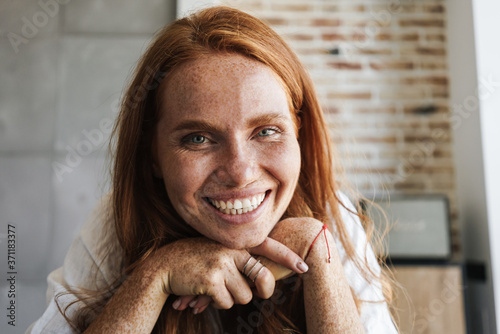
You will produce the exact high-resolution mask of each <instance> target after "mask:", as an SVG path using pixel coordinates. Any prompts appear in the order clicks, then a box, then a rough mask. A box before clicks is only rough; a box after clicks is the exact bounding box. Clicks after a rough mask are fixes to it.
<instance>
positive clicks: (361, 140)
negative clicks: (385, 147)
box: [356, 136, 397, 144]
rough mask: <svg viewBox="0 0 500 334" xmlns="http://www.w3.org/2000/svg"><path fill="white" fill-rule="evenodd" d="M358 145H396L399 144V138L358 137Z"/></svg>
mask: <svg viewBox="0 0 500 334" xmlns="http://www.w3.org/2000/svg"><path fill="white" fill-rule="evenodd" d="M356 141H357V142H358V143H387V144H395V143H397V138H396V137H395V136H385V137H358V138H356Z"/></svg>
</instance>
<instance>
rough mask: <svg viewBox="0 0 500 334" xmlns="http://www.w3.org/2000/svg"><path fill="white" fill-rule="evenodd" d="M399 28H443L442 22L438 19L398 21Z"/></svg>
mask: <svg viewBox="0 0 500 334" xmlns="http://www.w3.org/2000/svg"><path fill="white" fill-rule="evenodd" d="M399 25H400V26H401V27H439V28H443V27H444V21H443V20H440V19H406V20H399Z"/></svg>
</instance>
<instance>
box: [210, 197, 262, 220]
mask: <svg viewBox="0 0 500 334" xmlns="http://www.w3.org/2000/svg"><path fill="white" fill-rule="evenodd" d="M265 197H266V194H265V193H263V194H260V195H256V196H253V197H251V198H243V199H236V200H234V202H231V201H227V202H224V201H216V200H213V199H208V200H209V202H210V203H212V205H213V206H214V207H216V208H217V209H219V211H221V212H223V213H225V214H227V215H229V214H231V215H241V214H243V213H247V212H252V211H253V210H255V209H257V208H258V207H259V205H260V204H261V203H262V202H263V201H264V198H265Z"/></svg>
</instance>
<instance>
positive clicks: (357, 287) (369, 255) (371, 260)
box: [335, 193, 398, 334]
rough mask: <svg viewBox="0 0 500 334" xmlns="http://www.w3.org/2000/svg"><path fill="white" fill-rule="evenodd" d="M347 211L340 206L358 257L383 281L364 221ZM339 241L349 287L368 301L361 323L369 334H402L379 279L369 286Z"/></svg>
mask: <svg viewBox="0 0 500 334" xmlns="http://www.w3.org/2000/svg"><path fill="white" fill-rule="evenodd" d="M338 196H339V199H340V201H341V202H342V204H344V206H345V207H346V208H348V209H349V210H350V211H352V212H356V209H355V208H354V206H353V205H352V203H351V202H350V201H349V199H348V198H347V196H345V195H344V194H342V193H339V194H338ZM346 208H344V207H343V206H342V205H339V209H340V213H341V215H342V220H343V221H344V224H345V227H346V229H347V232H348V234H349V236H350V237H351V239H352V241H353V244H354V247H355V250H356V253H357V255H358V256H359V257H360V258H361V259H364V258H365V257H366V260H367V265H368V267H369V268H370V269H371V271H372V272H373V273H374V274H375V275H376V276H377V277H380V272H381V269H380V265H379V264H378V261H377V258H376V257H375V254H374V253H373V250H372V248H371V247H370V245H368V246H367V245H366V233H365V231H364V229H363V226H362V225H361V221H360V220H359V217H358V216H357V215H355V214H354V213H352V212H350V211H349V210H347V209H346ZM335 241H336V245H337V249H338V253H339V256H340V259H341V261H342V265H343V268H344V272H345V275H346V277H347V280H348V282H349V285H350V286H351V288H352V289H353V290H354V292H355V293H356V295H357V296H358V298H360V299H361V300H363V301H365V302H363V303H362V306H361V321H362V323H363V326H364V328H365V331H366V333H367V334H394V333H398V331H397V330H396V326H395V325H394V323H393V321H392V318H391V315H390V312H389V309H388V307H387V303H386V302H385V301H384V296H383V293H382V287H381V284H380V281H379V280H378V279H374V280H372V281H370V282H368V281H367V280H366V278H365V277H364V276H363V275H362V273H361V272H360V270H359V269H358V268H357V267H356V266H355V264H354V263H353V262H352V261H351V260H349V258H348V257H347V254H346V252H345V249H344V247H343V245H342V243H341V242H340V240H338V239H337V238H336V239H335Z"/></svg>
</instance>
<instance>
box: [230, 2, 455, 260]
mask: <svg viewBox="0 0 500 334" xmlns="http://www.w3.org/2000/svg"><path fill="white" fill-rule="evenodd" d="M220 3H223V4H227V5H230V6H233V7H237V8H240V9H242V10H245V11H247V12H249V13H251V14H253V15H255V16H257V17H260V18H262V19H264V20H265V21H267V22H268V23H269V24H270V25H271V26H272V27H273V28H274V29H275V30H276V31H277V32H278V33H280V34H281V35H282V36H283V37H284V38H285V39H286V40H287V41H288V42H289V44H290V45H291V46H292V47H293V48H294V50H295V51H296V52H297V53H298V55H299V56H300V58H301V59H302V61H303V63H304V64H305V65H306V66H307V68H308V69H309V72H310V74H311V76H312V78H313V80H314V82H315V84H316V88H317V91H318V94H319V96H320V99H321V103H322V105H323V107H324V109H325V111H326V113H327V119H328V122H329V124H330V127H331V133H332V136H333V140H334V142H335V143H336V146H337V149H338V151H339V154H340V156H341V158H342V160H343V162H344V167H345V169H346V172H347V177H348V180H349V181H350V182H352V183H353V184H354V185H355V186H356V187H357V188H358V189H359V190H360V191H361V192H362V193H363V194H365V195H367V196H369V197H371V196H373V195H374V194H375V195H378V196H381V195H387V194H390V195H392V194H445V195H447V196H448V198H449V199H450V209H451V210H450V211H451V214H450V215H451V217H450V218H451V222H452V242H453V249H454V252H455V254H458V253H459V252H460V243H459V229H458V226H457V205H456V196H455V183H454V166H453V152H452V145H451V143H452V140H453V139H452V132H451V126H450V113H449V98H448V74H447V58H446V57H447V54H446V30H445V25H446V22H445V10H446V8H445V7H446V6H445V2H444V1H443V0H422V1H413V0H406V1H405V0H392V1H389V0H386V1H373V0H337V1H333V0H332V1H324V0H323V1H321V0H307V1H305V0H300V1H298V0H241V1H234V0H233V1H229V0H221V1H220Z"/></svg>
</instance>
